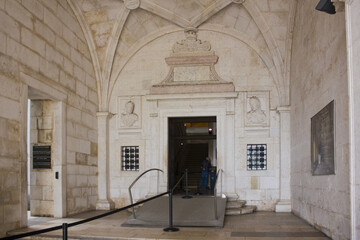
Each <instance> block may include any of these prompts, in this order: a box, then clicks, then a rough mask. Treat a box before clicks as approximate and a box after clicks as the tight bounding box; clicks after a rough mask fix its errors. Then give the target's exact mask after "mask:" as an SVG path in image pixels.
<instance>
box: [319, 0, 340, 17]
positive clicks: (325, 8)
mask: <svg viewBox="0 0 360 240" xmlns="http://www.w3.org/2000/svg"><path fill="white" fill-rule="evenodd" d="M315 9H316V10H318V11H322V12H326V13H328V14H335V13H336V11H335V6H334V4H333V3H332V2H331V0H320V2H319V3H318V5H316V7H315Z"/></svg>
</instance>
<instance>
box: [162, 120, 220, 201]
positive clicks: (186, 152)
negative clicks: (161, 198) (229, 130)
mask: <svg viewBox="0 0 360 240" xmlns="http://www.w3.org/2000/svg"><path fill="white" fill-rule="evenodd" d="M168 126H169V159H168V173H169V179H168V187H169V188H173V186H175V184H176V183H177V182H178V180H179V179H180V178H181V176H182V175H183V174H184V172H185V170H186V169H187V171H188V186H189V190H190V194H211V190H212V187H213V184H212V181H213V180H214V177H215V174H216V166H217V159H216V117H176V118H169V124H168ZM206 157H209V158H210V163H211V168H209V177H208V181H207V183H206V186H202V185H201V174H202V173H201V172H202V170H201V165H202V161H203V160H204V159H205V158H206ZM184 187H185V185H184V181H183V182H182V183H180V184H179V186H178V187H177V188H176V190H175V192H177V193H181V192H182V191H183V189H184Z"/></svg>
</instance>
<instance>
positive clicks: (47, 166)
mask: <svg viewBox="0 0 360 240" xmlns="http://www.w3.org/2000/svg"><path fill="white" fill-rule="evenodd" d="M30 97H31V99H29V100H28V127H27V129H28V131H27V134H28V137H27V141H28V142H27V146H28V150H27V152H28V211H29V214H28V215H29V217H31V216H37V217H53V216H54V194H53V192H54V186H53V184H54V177H53V176H54V171H53V169H54V168H53V166H54V164H53V161H52V148H53V128H54V107H53V105H54V104H53V101H52V100H49V99H36V98H35V97H33V96H31V95H30Z"/></svg>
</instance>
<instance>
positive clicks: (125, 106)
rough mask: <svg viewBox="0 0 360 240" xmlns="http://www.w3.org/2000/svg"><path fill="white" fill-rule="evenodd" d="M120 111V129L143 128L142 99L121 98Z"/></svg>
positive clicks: (119, 100)
mask: <svg viewBox="0 0 360 240" xmlns="http://www.w3.org/2000/svg"><path fill="white" fill-rule="evenodd" d="M118 109H119V110H118V112H119V114H118V121H117V122H118V128H140V127H141V101H140V97H130V98H129V97H119V99H118Z"/></svg>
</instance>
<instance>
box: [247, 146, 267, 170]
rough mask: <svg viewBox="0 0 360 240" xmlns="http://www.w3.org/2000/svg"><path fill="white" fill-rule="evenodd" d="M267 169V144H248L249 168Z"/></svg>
mask: <svg viewBox="0 0 360 240" xmlns="http://www.w3.org/2000/svg"><path fill="white" fill-rule="evenodd" d="M266 169H267V146H266V144H248V145H247V170H266Z"/></svg>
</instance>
